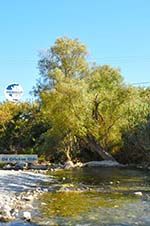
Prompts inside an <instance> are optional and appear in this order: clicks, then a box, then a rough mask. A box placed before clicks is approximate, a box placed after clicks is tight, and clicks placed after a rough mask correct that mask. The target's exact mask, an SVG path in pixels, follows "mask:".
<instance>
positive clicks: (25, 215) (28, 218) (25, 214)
mask: <svg viewBox="0 0 150 226" xmlns="http://www.w3.org/2000/svg"><path fill="white" fill-rule="evenodd" d="M23 218H24V219H25V220H26V221H30V220H31V213H30V212H28V211H25V212H23Z"/></svg>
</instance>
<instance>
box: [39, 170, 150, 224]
mask: <svg viewBox="0 0 150 226" xmlns="http://www.w3.org/2000/svg"><path fill="white" fill-rule="evenodd" d="M53 176H55V177H57V179H58V180H59V182H61V183H60V184H61V187H59V188H58V189H57V190H56V191H55V192H50V193H46V194H44V195H43V197H42V199H41V203H42V205H41V212H42V216H41V217H42V218H43V219H45V220H46V219H47V220H48V219H49V220H50V219H51V220H53V223H54V224H50V225H77V226H80V225H84V226H85V225H88V226H89V225H91V226H93V225H107V226H113V225H115V226H117V225H118V226H121V225H124V226H125V225H126V226H130V225H139V226H140V225H141V226H149V225H150V212H149V209H150V198H149V197H150V187H149V176H150V174H149V172H146V171H142V170H131V169H116V168H112V169H108V168H95V169H94V168H93V169H88V168H86V169H79V170H72V171H58V172H54V173H53ZM62 188H63V189H62ZM66 188H67V189H66ZM136 191H141V192H142V196H138V195H135V192H136Z"/></svg>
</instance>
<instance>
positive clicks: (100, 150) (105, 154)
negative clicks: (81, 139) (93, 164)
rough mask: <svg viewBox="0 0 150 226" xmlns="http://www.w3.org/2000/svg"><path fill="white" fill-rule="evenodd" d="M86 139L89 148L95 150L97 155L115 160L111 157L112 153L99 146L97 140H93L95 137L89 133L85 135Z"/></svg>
mask: <svg viewBox="0 0 150 226" xmlns="http://www.w3.org/2000/svg"><path fill="white" fill-rule="evenodd" d="M87 140H88V146H89V148H90V149H91V151H94V152H97V153H98V154H99V156H100V157H101V158H102V159H104V160H111V161H115V162H116V160H115V159H114V158H113V157H112V155H111V154H109V153H108V152H106V151H105V150H104V149H103V148H102V147H101V146H100V144H98V142H97V141H96V140H95V138H94V137H93V136H92V135H89V136H88V137H87Z"/></svg>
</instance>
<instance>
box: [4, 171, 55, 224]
mask: <svg viewBox="0 0 150 226" xmlns="http://www.w3.org/2000/svg"><path fill="white" fill-rule="evenodd" d="M51 180H52V179H51V178H50V177H48V176H46V175H44V174H41V173H35V172H29V171H12V170H11V171H9V170H0V222H7V221H12V220H15V219H24V220H26V221H30V220H31V219H32V210H33V201H35V199H36V198H37V197H38V196H39V194H41V193H43V192H45V191H46V188H44V187H42V186H41V185H42V184H43V183H45V182H50V181H51Z"/></svg>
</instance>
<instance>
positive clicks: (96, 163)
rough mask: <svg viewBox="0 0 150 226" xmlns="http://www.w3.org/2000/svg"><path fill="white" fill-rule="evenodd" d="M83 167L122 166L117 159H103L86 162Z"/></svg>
mask: <svg viewBox="0 0 150 226" xmlns="http://www.w3.org/2000/svg"><path fill="white" fill-rule="evenodd" d="M83 166H84V167H116V166H122V165H121V164H119V163H118V162H117V161H112V160H103V161H91V162H86V163H85V164H84V165H83Z"/></svg>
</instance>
